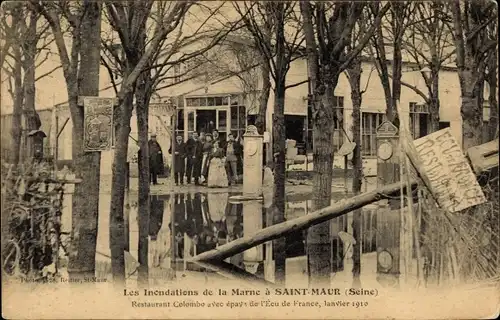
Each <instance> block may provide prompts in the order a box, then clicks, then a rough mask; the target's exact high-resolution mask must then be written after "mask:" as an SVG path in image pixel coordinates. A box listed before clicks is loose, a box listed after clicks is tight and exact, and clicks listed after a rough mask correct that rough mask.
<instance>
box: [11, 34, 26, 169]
mask: <svg viewBox="0 0 500 320" xmlns="http://www.w3.org/2000/svg"><path fill="white" fill-rule="evenodd" d="M12 47H13V49H14V56H15V57H16V60H15V61H14V70H13V73H14V96H13V98H14V99H13V100H14V105H13V110H12V128H11V136H12V145H11V152H12V153H11V162H12V164H14V165H17V164H18V163H19V160H20V159H19V157H20V154H21V137H22V123H21V122H22V108H23V100H24V95H23V79H22V68H21V48H20V46H19V43H17V41H15V42H14V44H13V45H12Z"/></svg>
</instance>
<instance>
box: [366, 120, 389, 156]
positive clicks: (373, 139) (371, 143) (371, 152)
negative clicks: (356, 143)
mask: <svg viewBox="0 0 500 320" xmlns="http://www.w3.org/2000/svg"><path fill="white" fill-rule="evenodd" d="M384 120H385V114H384V113H371V112H363V113H362V114H361V153H362V155H363V156H376V155H377V132H376V130H377V127H378V126H379V125H381V124H382V122H383V121H384Z"/></svg>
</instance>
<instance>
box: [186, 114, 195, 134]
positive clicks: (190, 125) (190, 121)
mask: <svg viewBox="0 0 500 320" xmlns="http://www.w3.org/2000/svg"><path fill="white" fill-rule="evenodd" d="M187 118H188V131H189V132H193V131H194V112H193V111H190V112H188V117H187Z"/></svg>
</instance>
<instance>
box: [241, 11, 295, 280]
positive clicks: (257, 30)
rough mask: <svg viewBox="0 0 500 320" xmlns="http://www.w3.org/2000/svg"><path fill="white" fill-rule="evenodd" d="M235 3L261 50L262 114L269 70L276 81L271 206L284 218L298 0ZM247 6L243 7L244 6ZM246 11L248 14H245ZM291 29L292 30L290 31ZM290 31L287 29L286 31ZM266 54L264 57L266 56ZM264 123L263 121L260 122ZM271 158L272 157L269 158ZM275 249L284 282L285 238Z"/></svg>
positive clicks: (277, 216)
mask: <svg viewBox="0 0 500 320" xmlns="http://www.w3.org/2000/svg"><path fill="white" fill-rule="evenodd" d="M233 4H234V7H235V8H236V10H237V11H238V13H239V14H240V15H241V16H242V18H243V21H244V22H245V26H246V29H247V30H248V31H249V33H250V34H251V35H252V37H253V42H254V43H255V44H256V45H257V48H258V51H259V52H260V60H261V63H265V64H266V67H264V68H263V69H262V73H263V76H264V88H263V89H264V90H263V92H262V96H261V99H260V100H261V101H260V107H261V108H260V110H259V113H260V112H263V113H262V114H261V115H260V117H263V116H265V111H264V109H263V108H262V107H263V106H264V100H266V101H267V99H266V96H268V93H267V90H268V88H267V86H268V85H269V83H268V82H267V78H266V77H265V75H264V73H265V72H267V71H268V70H269V72H270V75H271V78H272V80H273V82H274V114H273V137H272V148H273V156H274V197H273V204H272V208H271V215H272V222H273V223H274V224H275V223H280V222H283V221H285V216H284V213H285V174H286V167H285V148H286V145H285V144H286V135H285V92H286V90H287V89H288V88H291V87H293V86H295V85H296V84H291V85H288V86H287V85H286V75H287V73H288V71H289V70H290V65H291V63H292V62H293V61H294V60H296V59H297V58H299V57H301V54H300V48H301V45H302V43H303V41H304V39H303V36H302V30H301V28H300V23H301V22H300V20H301V19H300V16H299V15H298V12H297V6H296V3H295V2H244V3H240V2H234V3H233ZM243 8H244V9H245V10H244V9H243ZM243 12H245V13H246V16H245V15H244V14H243ZM288 30H291V31H290V32H288ZM287 32H288V33H287ZM264 57H265V58H264ZM259 125H260V126H262V122H260V124H259ZM267 160H268V161H270V159H267ZM273 252H275V257H274V260H275V274H276V275H275V281H276V282H278V283H282V282H284V277H285V258H286V256H285V252H286V243H285V239H279V240H276V241H274V242H273Z"/></svg>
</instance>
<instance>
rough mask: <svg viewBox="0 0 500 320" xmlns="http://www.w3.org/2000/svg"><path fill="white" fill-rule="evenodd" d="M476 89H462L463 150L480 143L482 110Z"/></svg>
mask: <svg viewBox="0 0 500 320" xmlns="http://www.w3.org/2000/svg"><path fill="white" fill-rule="evenodd" d="M477 91H478V90H477V89H475V90H471V91H465V92H464V91H462V106H461V110H460V111H461V114H462V137H463V141H462V145H463V150H464V151H465V150H467V149H468V148H470V147H474V146H477V145H480V144H481V142H482V141H481V136H482V126H483V110H482V105H481V106H479V93H478V92H477Z"/></svg>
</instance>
